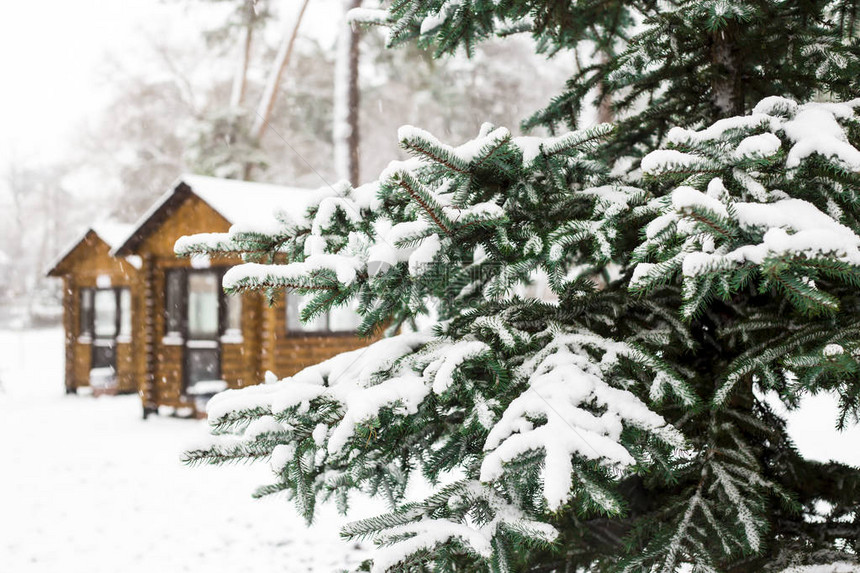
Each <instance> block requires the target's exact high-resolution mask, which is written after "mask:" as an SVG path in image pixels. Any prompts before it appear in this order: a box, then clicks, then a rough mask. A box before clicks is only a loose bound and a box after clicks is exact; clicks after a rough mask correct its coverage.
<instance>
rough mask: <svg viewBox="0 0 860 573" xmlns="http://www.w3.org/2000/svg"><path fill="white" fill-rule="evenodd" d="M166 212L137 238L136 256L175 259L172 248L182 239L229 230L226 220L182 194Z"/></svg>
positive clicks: (194, 197)
mask: <svg viewBox="0 0 860 573" xmlns="http://www.w3.org/2000/svg"><path fill="white" fill-rule="evenodd" d="M164 209H165V212H163V213H161V214H159V216H158V217H157V219H158V220H157V222H155V224H153V225H150V226H149V227H148V228H146V229H145V231H146V232H145V234H144V235H142V236H140V237H139V238H138V241H139V242H138V244H137V246H136V247H135V248H134V252H135V253H138V254H141V255H152V256H155V257H158V258H166V259H175V258H176V255H175V254H174V250H173V245H174V244H175V243H176V240H177V239H178V238H179V237H182V236H184V235H193V234H195V233H202V232H206V233H219V232H226V231H227V230H228V229H229V228H230V222H229V221H227V219H225V218H224V217H223V216H222V215H221V214H220V213H218V212H217V211H215V209H213V208H212V207H210V206H209V205H208V204H207V203H206V202H205V201H203V200H202V199H200V198H199V197H198V196H197V195H194V194H193V193H187V194H182V196H181V197H180V200H178V201H174V202H171V203H170V204H165V206H164Z"/></svg>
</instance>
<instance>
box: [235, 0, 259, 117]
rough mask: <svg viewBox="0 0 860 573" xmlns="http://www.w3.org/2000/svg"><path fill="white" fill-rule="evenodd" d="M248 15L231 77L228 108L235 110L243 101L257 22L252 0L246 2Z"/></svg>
mask: <svg viewBox="0 0 860 573" xmlns="http://www.w3.org/2000/svg"><path fill="white" fill-rule="evenodd" d="M247 8H248V14H247V16H246V20H245V29H244V30H243V34H242V36H243V37H242V53H241V54H240V58H239V65H238V66H237V67H236V75H235V76H233V90H232V91H231V92H230V107H231V108H233V109H237V108H239V107H240V106H241V105H242V101H243V100H244V99H245V87H246V85H247V80H248V63H249V62H250V60H251V45H252V44H253V38H254V24H255V23H256V21H257V18H256V12H254V0H248V1H247Z"/></svg>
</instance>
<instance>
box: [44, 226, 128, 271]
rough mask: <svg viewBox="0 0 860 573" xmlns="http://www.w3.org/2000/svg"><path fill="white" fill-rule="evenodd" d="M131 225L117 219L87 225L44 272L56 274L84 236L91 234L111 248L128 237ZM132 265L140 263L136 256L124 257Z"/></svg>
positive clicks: (83, 239) (82, 240) (84, 238)
mask: <svg viewBox="0 0 860 573" xmlns="http://www.w3.org/2000/svg"><path fill="white" fill-rule="evenodd" d="M133 228H134V226H133V225H131V224H130V223H121V222H119V221H112V220H105V221H101V222H99V223H95V224H94V225H93V226H91V227H89V228H88V229H87V230H86V231H84V232H83V233H82V234H80V235H78V236H77V237H76V238H75V239H74V240H73V241H71V242H70V243H69V244H68V246H66V248H65V249H63V250H62V251H61V252H60V254H59V255H58V256H57V258H55V259H54V260H53V262H52V263H51V265H50V267H49V269H48V272H47V273H46V274H47V275H48V276H49V277H52V276H57V271H58V269H59V267H60V265H62V264H63V262H64V261H65V260H66V258H68V256H69V255H71V254H72V251H74V250H75V249H77V248H78V246H79V245H80V244H81V243H83V242H84V241H85V240H86V238H87V237H88V236H89V235H90V234H93V235H95V236H96V237H97V238H98V239H99V240H101V241H102V242H103V243H105V244H106V245H107V246H108V247H109V248H110V249H111V250H113V249H115V248H116V247H118V246H119V245H121V244H122V243H123V241H125V239H126V237H128V235H129V233H131V231H132V229H133ZM126 258H127V259H128V260H129V261H130V262H131V264H132V265H133V266H135V267H139V266H140V263H139V261H137V260H136V257H126Z"/></svg>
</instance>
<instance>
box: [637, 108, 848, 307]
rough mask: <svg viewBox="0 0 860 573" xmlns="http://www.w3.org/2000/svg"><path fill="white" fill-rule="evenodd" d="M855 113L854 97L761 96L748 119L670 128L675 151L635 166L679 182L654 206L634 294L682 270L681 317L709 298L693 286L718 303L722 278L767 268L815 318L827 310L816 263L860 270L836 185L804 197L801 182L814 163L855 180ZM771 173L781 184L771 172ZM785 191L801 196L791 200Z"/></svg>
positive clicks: (656, 154) (726, 282) (811, 173)
mask: <svg viewBox="0 0 860 573" xmlns="http://www.w3.org/2000/svg"><path fill="white" fill-rule="evenodd" d="M858 106H860V100H854V101H852V102H848V103H845V104H839V103H820V104H819V103H809V104H805V105H798V104H796V103H794V102H793V101H791V100H787V99H784V98H768V99H766V100H763V101H762V102H761V103H759V104H758V105H757V106H756V108H755V110H754V111H753V113H752V114H750V115H749V116H744V117H734V118H727V119H723V120H720V121H717V122H716V123H714V124H713V125H712V126H710V127H708V128H706V129H703V130H700V131H693V130H687V129H681V128H673V129H672V130H671V131H670V133H669V137H668V139H669V142H670V145H672V146H673V148H672V149H664V150H658V151H654V152H652V153H650V154H649V155H647V156H646V157H645V158H644V159H643V160H642V169H643V172H644V173H646V174H647V175H651V176H660V177H673V176H674V177H678V178H684V179H685V181H683V182H682V184H681V185H679V186H678V187H676V188H675V189H674V190H673V191H672V192H671V194H670V195H669V196H667V197H660V198H657V199H655V200H653V201H652V206H653V208H654V209H655V210H656V211H657V212H658V216H657V217H655V218H654V219H652V221H651V222H650V223H649V224H648V225H647V226H646V227H645V229H644V238H643V239H644V240H643V242H642V243H641V244H640V246H639V247H638V248H637V249H636V252H635V256H636V258H637V259H638V261H639V263H638V265H637V266H636V267H635V269H634V273H633V277H632V286H633V288H635V289H639V290H647V289H648V288H651V287H652V286H653V285H656V284H660V283H661V282H664V281H665V280H667V278H669V277H671V276H672V275H673V274H674V273H675V272H677V271H680V272H681V273H682V274H683V276H684V281H685V282H684V286H685V298H686V299H687V300H688V301H689V302H690V304H689V305H688V306H687V307H686V308H685V312H686V313H687V315H688V316H689V315H691V314H692V313H694V312H696V311H697V309H698V308H699V307H700V304H701V302H702V301H703V300H706V298H707V297H708V296H710V291H709V290H708V289H710V288H712V287H711V286H710V285H711V284H712V283H711V282H708V283H706V284H703V283H701V282H700V279H701V280H706V281H713V280H715V279H718V280H721V281H722V283H720V284H721V285H722V286H719V285H718V287H713V288H720V289H722V290H721V291H720V292H721V293H723V295H724V296H725V293H727V292H728V291H729V289H730V288H732V287H731V284H732V283H730V281H729V279H728V275H726V273H732V272H740V271H741V270H742V269H744V268H767V269H771V271H769V272H768V273H767V275H768V277H770V279H769V280H773V281H775V283H774V284H776V286H777V287H778V288H781V289H784V291H785V292H786V293H787V294H788V295H789V296H790V297H792V300H793V301H794V302H795V303H797V304H801V301H804V303H805V302H808V303H809V305H811V306H812V307H813V308H814V309H817V310H816V311H820V310H824V309H827V308H832V307H833V304H834V303H833V302H832V300H830V299H829V298H828V297H827V295H826V294H823V293H821V292H820V291H818V289H817V286H816V283H815V278H814V277H816V276H818V275H819V273H820V272H821V271H820V269H817V268H815V265H816V261H817V260H821V259H825V258H827V259H828V260H830V261H837V262H838V263H840V264H844V265H847V266H850V267H858V268H860V236H858V235H857V234H856V233H854V231H852V230H851V228H850V227H849V226H848V225H847V224H843V223H842V222H840V220H839V218H840V217H841V216H842V213H843V209H842V208H840V207H839V202H840V201H842V199H841V197H840V193H841V191H840V188H839V187H838V186H836V187H834V188H833V189H832V191H831V193H833V194H832V195H830V196H827V195H825V194H823V193H821V192H817V193H816V192H813V191H812V189H814V185H815V184H814V183H809V184H808V185H809V187H808V188H809V191H806V188H807V187H806V186H805V185H804V184H803V183H801V182H800V181H801V180H803V181H806V179H807V178H814V177H815V170H816V169H820V168H821V167H819V165H820V163H821V162H824V164H825V165H827V167H826V168H827V169H833V170H837V171H842V172H844V173H845V177H849V178H850V177H856V176H857V175H856V174H858V173H860V151H858V149H857V148H855V147H854V146H853V145H852V144H851V143H850V142H849V141H848V136H847V127H848V125H851V124H854V125H856V124H857V121H858V120H857V117H856V115H855V108H857V107H858ZM816 162H818V163H816ZM774 169H775V170H776V173H780V174H781V177H782V178H781V179H774V177H773V176H772V175H771V173H773V172H774ZM790 189H795V191H793V193H798V192H800V193H805V194H804V195H802V198H801V197H797V196H790V195H789V194H788V193H787V191H786V190H790ZM654 258H657V259H658V261H657V262H653V259H654ZM780 262H783V263H791V264H792V265H795V268H800V267H803V266H804V265H806V268H807V269H808V272H806V273H805V274H800V273H799V271H794V272H793V273H791V274H787V273H789V271H788V270H786V269H787V266H786V265H782V266H780ZM840 272H841V271H840Z"/></svg>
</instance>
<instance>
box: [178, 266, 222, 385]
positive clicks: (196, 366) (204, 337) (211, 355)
mask: <svg viewBox="0 0 860 573" xmlns="http://www.w3.org/2000/svg"><path fill="white" fill-rule="evenodd" d="M186 276H187V284H186V289H187V290H186V292H187V293H188V297H187V304H186V309H187V316H186V325H187V334H186V339H185V387H186V388H193V387H194V386H195V385H196V384H197V383H198V382H208V381H213V380H220V379H221V348H220V344H219V341H218V336H219V333H220V331H221V328H220V316H221V312H220V299H221V296H220V295H221V276H220V273H218V272H216V271H214V270H196V269H195V270H189V271H188V273H187V275H186Z"/></svg>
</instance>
